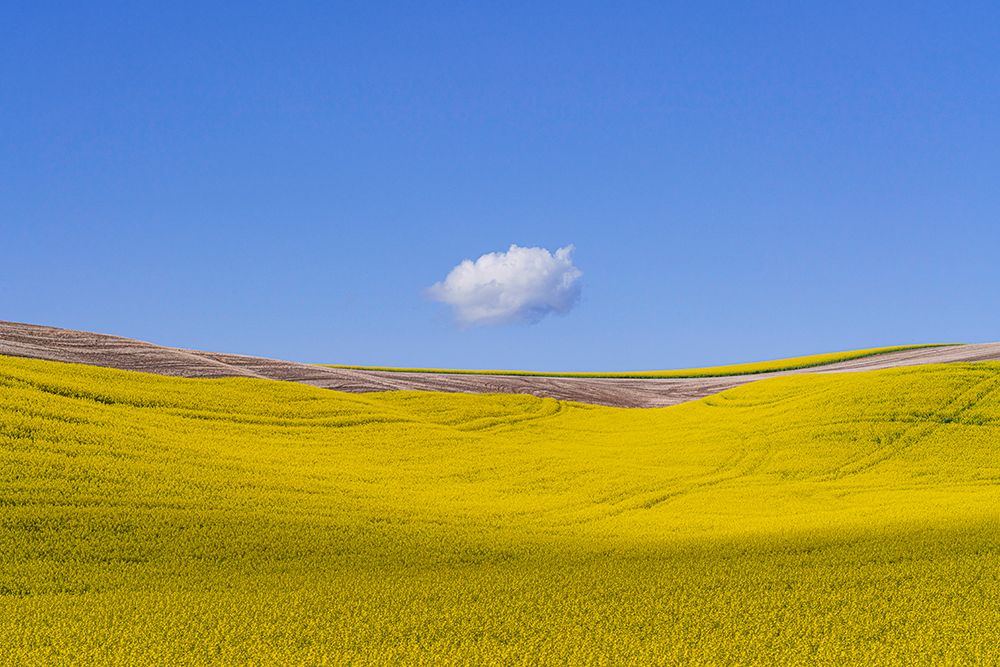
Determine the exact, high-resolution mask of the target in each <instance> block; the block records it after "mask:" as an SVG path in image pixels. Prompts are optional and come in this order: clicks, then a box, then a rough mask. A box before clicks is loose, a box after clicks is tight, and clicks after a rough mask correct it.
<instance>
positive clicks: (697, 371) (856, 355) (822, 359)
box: [320, 343, 948, 379]
mask: <svg viewBox="0 0 1000 667" xmlns="http://www.w3.org/2000/svg"><path fill="white" fill-rule="evenodd" d="M947 345H948V343H933V344H930V345H896V346H893V347H870V348H866V349H863V350H848V351H846V352H827V353H825V354H811V355H808V356H805V357H789V358H786V359H775V360H773V361H755V362H751V363H747V364H729V365H726V366H707V367H705V368H681V369H678V370H672V371H621V372H618V371H614V372H607V373H601V372H589V371H584V372H569V373H567V372H555V373H549V372H545V371H499V370H478V371H477V370H465V369H449V368H398V367H395V366H344V365H340V364H320V365H321V366H325V367H327V368H344V369H349V370H360V371H392V372H395V373H448V374H457V375H515V376H527V377H559V378H572V377H579V378H623V379H624V378H708V377H725V376H728V375H758V374H760V373H774V372H777V371H794V370H799V369H802V368H814V367H816V366H826V365H828V364H835V363H838V362H841V361H850V360H852V359H862V358H864V357H874V356H876V355H879V354H885V353H887V352H903V351H904V350H919V349H922V348H925V347H945V346H947Z"/></svg>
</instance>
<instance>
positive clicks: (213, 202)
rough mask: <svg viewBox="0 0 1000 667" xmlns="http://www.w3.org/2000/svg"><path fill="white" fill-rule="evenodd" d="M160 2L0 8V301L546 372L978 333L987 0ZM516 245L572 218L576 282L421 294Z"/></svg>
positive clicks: (987, 290) (141, 330)
mask: <svg viewBox="0 0 1000 667" xmlns="http://www.w3.org/2000/svg"><path fill="white" fill-rule="evenodd" d="M157 4H158V5H160V6H158V7H155V8H153V7H152V5H151V4H150V3H100V2H95V3H46V2H24V3H4V5H3V8H2V9H0V34H2V39H0V239H2V243H3V245H2V253H3V255H2V256H3V262H2V263H0V319H8V320H17V321H27V322H34V323H40V324H50V325H56V326H65V327H72V328H82V329H90V330H97V331H104V332H109V333H117V334H120V335H125V336H131V337H136V338H142V339H146V340H152V341H155V342H159V343H163V344H169V345H177V346H186V347H195V348H201V349H211V350H220V351H230V352H241V353H250V354H260V355H266V356H274V357H282V358H289V359H296V360H302V361H317V362H320V361H324V362H339V363H359V364H393V365H428V366H452V367H470V368H472V367H505V368H526V369H550V370H617V369H621V370H625V369H652V368H673V367H683V366H692V365H701V364H707V363H725V362H735V361H749V360H758V359H765V358H774V357H781V356H789V355H795V354H804V353H811V352H824V351H832V350H840V349H848V348H854V347H864V346H872V345H883V344H896V343H912V342H937V341H968V342H976V341H993V340H1000V308H998V298H997V297H998V292H1000V262H998V250H1000V186H998V183H1000V6H998V5H997V4H996V3H985V2H984V3H960V4H961V6H955V3H950V5H951V6H949V4H946V3H939V4H932V3H926V4H922V3H896V4H894V3H868V2H858V3H854V2H845V3H792V2H789V3H773V2H767V3H733V2H720V3H712V2H699V3H634V4H633V3H603V4H597V3H578V2H574V3H544V7H542V6H541V5H542V4H543V3H523V4H519V3H496V4H493V5H490V6H487V5H486V3H448V4H445V3H440V4H439V3H391V4H383V3H375V2H372V3H349V4H348V3H344V4H336V3H297V2H296V3H250V2H247V3H231V4H222V3H202V2H199V3H183V2H176V3H157ZM875 4H878V7H875V6H874V5H875ZM512 243H514V244H518V245H520V246H524V247H534V246H537V247H544V248H547V249H550V250H551V251H553V252H555V250H556V249H557V248H560V247H563V246H566V245H569V244H573V245H574V246H575V251H574V253H573V261H574V263H575V266H576V267H577V269H578V270H579V271H581V272H582V274H583V275H582V277H581V278H580V282H579V288H580V290H579V300H578V302H577V303H576V306H575V308H573V309H572V310H570V312H568V313H567V314H565V315H552V316H549V317H545V318H544V319H542V320H541V321H540V322H537V323H535V324H523V323H522V324H509V325H500V326H483V327H472V328H469V327H466V328H462V327H459V326H456V325H455V322H454V318H453V317H452V314H451V313H450V312H449V309H448V307H447V306H446V305H444V304H441V303H435V302H434V301H433V300H431V299H429V298H428V296H427V288H428V287H430V286H431V285H433V284H434V283H437V282H439V281H442V280H444V279H445V276H446V275H447V274H448V272H449V271H450V270H451V269H452V268H453V267H454V266H455V265H457V264H458V263H459V262H460V261H462V260H463V259H475V258H477V257H479V256H480V255H482V254H484V253H489V252H495V251H504V250H506V249H507V248H508V247H509V246H510V245H511V244H512Z"/></svg>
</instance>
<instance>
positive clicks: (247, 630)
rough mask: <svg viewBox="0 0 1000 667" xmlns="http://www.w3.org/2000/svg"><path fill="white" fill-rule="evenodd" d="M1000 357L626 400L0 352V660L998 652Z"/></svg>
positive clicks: (878, 659)
mask: <svg viewBox="0 0 1000 667" xmlns="http://www.w3.org/2000/svg"><path fill="white" fill-rule="evenodd" d="M998 645H1000V364H996V363H978V364H952V365H942V366H925V367H914V368H906V369H897V370H888V371H876V372H866V373H845V374H839V375H838V374H830V375H793V376H786V377H780V378H775V379H768V380H764V381H761V382H757V383H752V384H747V385H744V386H741V387H738V388H735V389H732V390H729V391H726V392H724V393H721V394H717V395H715V396H711V397H708V398H706V399H702V400H700V401H697V402H692V403H686V404H682V405H678V406H673V407H669V408H660V409H620V408H605V407H597V406H590V405H582V404H574V403H565V402H559V401H555V400H552V399H539V398H534V397H530V396H513V395H476V396H470V395H461V394H433V393H416V392H397V393H385V394H365V395H352V394H343V393H338V392H333V391H328V390H322V389H316V388H312V387H308V386H305V385H300V384H295V383H281V382H272V381H265V380H252V379H242V378H237V379H225V380H186V379H178V378H167V377H160V376H155V375H145V374H140V373H130V372H125V371H116V370H109V369H100V368H93V367H88V366H78V365H71V364H61V363H54V362H43V361H34V360H24V359H13V358H7V357H0V653H2V655H0V662H4V663H7V664H24V665H43V664H120V665H126V664H144V665H145V664H171V665H201V664H233V665H236V664H240V665H243V664H260V665H265V664H310V665H342V664H415V665H419V664H426V665H439V664H573V665H576V664H596V665H626V664H642V665H645V664H693V665H697V664H706V665H707V664H760V665H775V664H803V665H806V664H808V665H817V664H821V665H822V664H829V665H849V664H856V665H877V664H993V663H995V661H996V657H997V652H996V651H997V646H998Z"/></svg>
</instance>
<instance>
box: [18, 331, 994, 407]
mask: <svg viewBox="0 0 1000 667" xmlns="http://www.w3.org/2000/svg"><path fill="white" fill-rule="evenodd" d="M0 355H10V356H16V357H26V358H32V359H45V360H49V361H65V362H72V363H83V364H92V365H96V366H103V367H108V368H118V369H123V370H133V371H143V372H148V373H158V374H161V375H169V376H176V377H189V378H220V377H251V378H265V379H271V380H287V381H294V382H301V383H304V384H309V385H313V386H316V387H323V388H327V389H337V390H339V391H348V392H373V391H376V392H377V391H390V390H403V391H406V390H413V391H439V392H440V391H447V392H462V393H477V394H482V393H505V394H529V395H534V396H543V397H550V398H557V399H561V400H571V401H579V402H584V403H593V404H597V405H611V406H621V407H660V406H666V405H675V404H677V403H683V402H685V401H690V400H694V399H698V398H701V397H703V396H709V395H711V394H715V393H718V392H720V391H723V390H725V389H729V388H731V387H735V386H738V385H741V384H745V383H747V382H752V381H755V380H760V379H762V378H766V377H774V376H777V375H782V374H785V373H788V372H792V373H801V372H844V371H857V370H873V369H877V368H896V367H902V366H911V365H918V364H934V363H951V362H972V361H998V360H1000V343H989V344H981V345H947V346H939V347H924V348H918V349H903V350H899V351H895V352H885V353H882V354H877V355H874V356H861V357H857V358H852V359H848V360H846V361H840V362H838V363H829V364H825V365H822V366H809V363H810V362H807V363H806V366H807V367H804V368H803V367H798V368H795V366H796V365H797V364H798V365H799V366H801V365H802V360H801V359H798V360H797V359H792V360H781V361H779V362H770V365H768V364H764V365H760V364H755V365H751V368H752V369H753V370H752V372H754V373H755V374H750V375H728V376H720V375H718V373H719V372H724V371H722V370H720V369H696V370H699V371H701V373H700V374H701V375H702V377H695V378H691V377H645V378H640V379H628V378H605V377H556V376H511V375H493V374H475V373H468V372H465V373H441V372H433V373H420V372H394V371H383V370H365V369H357V368H333V367H324V366H318V365H312V364H301V363H295V362H290V361H279V360H275V359H265V358H262V357H250V356H244V355H237V354H223V353H216V352H200V351H197V350H181V349H177V348H170V347H163V346H159V345H154V344H152V343H146V342H142V341H137V340H132V339H128V338H121V337H118V336H109V335H106V334H95V333H89V332H85V331H73V330H69V329H57V328H53V327H43V326H38V325H32V324H19V323H15V322H2V321H0ZM820 356H821V357H823V356H826V357H834V356H835V355H820ZM810 359H813V360H815V358H810ZM781 364H785V365H786V366H787V367H791V368H792V370H785V371H776V372H768V373H760V372H758V371H759V370H760V369H761V368H780V367H781ZM734 368H735V370H734ZM730 371H731V372H746V368H745V367H744V368H743V370H742V371H740V370H739V368H738V367H730ZM656 374H659V375H664V374H669V373H667V372H658V373H655V372H654V375H656ZM681 374H682V375H690V374H691V371H684V372H681Z"/></svg>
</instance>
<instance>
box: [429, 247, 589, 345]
mask: <svg viewBox="0 0 1000 667" xmlns="http://www.w3.org/2000/svg"><path fill="white" fill-rule="evenodd" d="M572 254H573V246H572V245H568V246H566V247H565V248H559V249H558V250H556V251H555V252H554V253H550V252H549V251H548V250H546V249H545V248H522V247H520V246H517V245H511V247H510V249H509V250H508V251H507V252H491V253H488V254H486V255H483V256H482V257H480V258H479V259H477V260H476V261H474V262H473V261H472V260H468V259H467V260H465V261H463V262H462V263H461V264H459V265H458V266H456V267H455V268H454V269H452V270H451V273H449V274H448V277H447V278H445V279H444V280H443V281H441V282H439V283H435V284H434V286H433V287H431V288H430V289H429V290H428V294H429V296H430V297H431V298H432V299H434V300H436V301H440V302H442V303H446V304H448V305H449V306H451V307H452V308H453V309H454V311H455V316H456V318H457V319H458V321H459V322H460V323H461V324H463V325H466V326H476V325H485V324H508V323H512V322H522V323H529V324H530V323H534V322H538V321H539V320H541V319H542V318H543V317H545V316H546V315H548V314H549V313H558V314H564V313H568V312H569V311H570V310H571V309H572V308H573V306H575V305H576V302H577V299H578V298H579V296H580V282H579V280H580V276H582V275H583V273H581V272H580V270H579V269H577V268H576V267H575V266H573V260H572V258H571V255H572Z"/></svg>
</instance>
